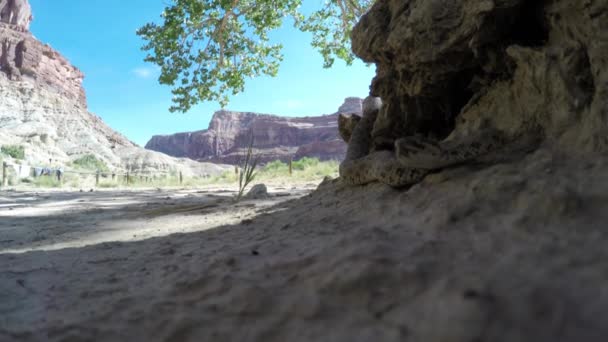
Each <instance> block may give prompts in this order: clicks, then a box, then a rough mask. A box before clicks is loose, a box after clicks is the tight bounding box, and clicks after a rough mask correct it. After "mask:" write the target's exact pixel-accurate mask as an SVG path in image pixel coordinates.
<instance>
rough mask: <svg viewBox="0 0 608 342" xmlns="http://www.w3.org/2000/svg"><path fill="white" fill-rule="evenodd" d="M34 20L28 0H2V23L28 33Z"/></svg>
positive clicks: (0, 0) (0, 10) (0, 2)
mask: <svg viewBox="0 0 608 342" xmlns="http://www.w3.org/2000/svg"><path fill="white" fill-rule="evenodd" d="M32 19H33V16H32V7H31V6H30V4H29V2H28V1H27V0H0V22H2V23H6V24H10V25H12V26H14V27H15V28H18V29H21V30H26V31H27V30H29V28H30V23H31V22H32Z"/></svg>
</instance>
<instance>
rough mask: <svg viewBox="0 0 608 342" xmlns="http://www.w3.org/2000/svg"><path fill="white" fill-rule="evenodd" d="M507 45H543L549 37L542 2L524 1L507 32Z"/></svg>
mask: <svg viewBox="0 0 608 342" xmlns="http://www.w3.org/2000/svg"><path fill="white" fill-rule="evenodd" d="M508 36H509V43H510V44H508V45H513V44H517V45H521V46H527V47H536V46H543V45H545V43H546V42H547V40H548V39H549V31H548V29H547V21H546V18H545V12H544V4H543V2H542V1H538V0H536V1H535V0H528V1H524V3H523V4H522V5H521V8H520V9H519V13H518V15H517V17H516V20H515V21H514V22H513V25H512V26H511V32H509V34H508Z"/></svg>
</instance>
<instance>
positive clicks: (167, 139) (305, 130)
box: [146, 98, 361, 163]
mask: <svg viewBox="0 0 608 342" xmlns="http://www.w3.org/2000/svg"><path fill="white" fill-rule="evenodd" d="M360 112H361V99H359V98H347V99H346V101H345V103H344V104H343V105H342V106H341V107H340V109H339V111H338V113H336V114H332V115H324V116H316V117H299V118H298V117H281V116H276V115H266V114H255V113H243V112H230V111H225V110H222V111H218V112H216V113H215V114H214V115H213V118H212V119H211V122H210V124H209V129H207V130H202V131H197V132H187V133H177V134H173V135H165V136H154V137H152V139H150V141H149V142H148V143H147V144H146V148H148V149H151V150H155V151H159V152H163V153H166V154H169V155H171V156H175V157H188V158H192V159H196V160H213V161H218V162H222V163H236V162H238V160H239V159H240V158H241V157H242V155H243V154H244V153H245V151H246V149H247V147H248V145H249V142H250V139H251V135H252V134H253V140H254V148H255V149H256V154H257V155H258V156H260V159H261V160H262V161H271V160H277V159H279V160H284V161H287V160H289V159H290V158H294V159H299V158H302V157H307V156H308V157H317V158H319V159H322V160H327V159H336V160H341V159H343V157H344V154H345V152H346V144H345V143H344V142H343V141H342V140H341V139H340V138H339V136H338V128H337V119H338V114H339V113H360Z"/></svg>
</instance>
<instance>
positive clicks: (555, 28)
mask: <svg viewBox="0 0 608 342" xmlns="http://www.w3.org/2000/svg"><path fill="white" fill-rule="evenodd" d="M607 19H608V10H607V5H606V4H605V3H604V2H601V1H595V2H593V1H592V2H590V1H565V0H564V1H536V2H530V1H523V0H509V1H467V0H460V1H449V2H448V1H422V0H420V1H407V2H396V1H389V0H380V1H378V2H376V4H375V5H374V6H373V7H372V9H371V10H370V11H369V12H368V13H367V14H366V15H365V16H364V17H363V18H362V20H361V21H360V23H359V24H358V25H357V26H356V28H355V29H354V32H353V50H354V51H355V53H356V54H358V55H359V56H360V57H361V58H363V59H364V60H365V61H366V62H372V63H375V64H376V66H377V75H376V77H375V79H374V80H373V82H372V87H371V94H372V95H373V96H379V97H381V98H382V101H383V106H382V108H381V110H380V112H379V113H378V117H377V119H376V120H375V121H374V123H373V127H372V128H371V129H370V133H369V135H370V136H371V139H372V146H371V148H370V156H368V158H369V159H372V158H375V159H378V158H377V156H371V154H373V153H376V152H377V151H392V152H394V153H395V155H394V156H392V157H389V158H384V157H383V159H382V160H384V164H387V165H389V164H391V163H394V162H395V160H398V163H399V165H400V167H401V171H404V170H405V171H409V170H411V169H423V170H434V169H440V168H444V167H448V166H452V165H456V164H460V163H465V162H470V161H473V160H476V159H478V158H485V157H487V156H488V155H492V154H495V155H498V156H500V155H501V154H505V153H503V152H504V151H512V148H515V149H517V150H526V149H534V148H535V147H536V146H540V145H543V144H545V145H551V146H554V147H556V148H558V149H560V150H563V151H567V152H575V153H580V152H594V151H604V150H605V149H606V148H607V147H608V144H607V142H608V140H607V139H606V137H607V135H606V133H607V130H606V108H607V107H608V104H607V101H606V96H605V94H606V91H607V89H608V88H607V84H608V82H607V80H608V72H606V58H605V56H606V55H608V43H607V42H608V39H607V35H608V32H607V30H606V28H605V25H604V24H603V23H604V22H606V20H607ZM381 153H383V154H384V155H387V156H390V154H386V152H381ZM375 163H376V164H377V162H375ZM376 166H378V165H376ZM378 167H380V166H378ZM387 172H388V171H387ZM404 185H406V184H404Z"/></svg>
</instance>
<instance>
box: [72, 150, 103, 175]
mask: <svg viewBox="0 0 608 342" xmlns="http://www.w3.org/2000/svg"><path fill="white" fill-rule="evenodd" d="M72 165H74V166H75V167H77V168H80V169H84V170H92V171H97V170H99V171H101V172H108V171H110V168H109V167H108V165H106V163H104V162H103V161H102V160H99V159H97V157H95V156H94V155H92V154H87V155H84V156H82V157H80V158H78V159H76V160H74V161H73V162H72Z"/></svg>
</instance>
